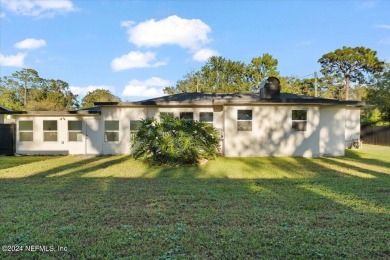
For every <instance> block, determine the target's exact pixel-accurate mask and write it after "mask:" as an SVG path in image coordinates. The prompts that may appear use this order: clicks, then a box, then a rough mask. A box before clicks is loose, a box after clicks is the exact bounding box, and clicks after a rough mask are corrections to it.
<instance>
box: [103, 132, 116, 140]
mask: <svg viewBox="0 0 390 260" xmlns="http://www.w3.org/2000/svg"><path fill="white" fill-rule="evenodd" d="M104 141H105V142H118V141H119V133H118V132H105V133H104Z"/></svg>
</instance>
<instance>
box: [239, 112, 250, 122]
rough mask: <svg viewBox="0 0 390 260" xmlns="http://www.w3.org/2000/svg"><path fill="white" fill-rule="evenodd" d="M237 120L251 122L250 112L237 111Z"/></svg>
mask: <svg viewBox="0 0 390 260" xmlns="http://www.w3.org/2000/svg"><path fill="white" fill-rule="evenodd" d="M237 120H252V110H237Z"/></svg>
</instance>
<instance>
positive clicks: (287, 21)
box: [0, 0, 390, 101]
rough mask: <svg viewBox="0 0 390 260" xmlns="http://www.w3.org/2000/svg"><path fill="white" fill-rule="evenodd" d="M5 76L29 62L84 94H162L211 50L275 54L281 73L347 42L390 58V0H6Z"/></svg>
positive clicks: (302, 72) (2, 26)
mask: <svg viewBox="0 0 390 260" xmlns="http://www.w3.org/2000/svg"><path fill="white" fill-rule="evenodd" d="M0 2H1V12H0V38H1V40H0V65H1V66H0V70H1V71H0V76H5V75H10V74H12V73H13V72H15V71H17V70H20V69H22V68H33V69H35V70H37V71H38V72H39V74H40V76H41V77H44V78H52V79H62V80H64V81H66V82H68V83H69V85H70V86H71V89H72V91H73V92H74V93H77V94H79V95H80V97H82V96H83V95H85V93H86V92H87V91H89V90H93V89H95V88H106V89H110V90H111V91H112V92H113V93H114V94H115V95H117V96H120V97H121V98H122V99H123V100H129V101H132V100H140V99H146V98H150V97H156V96H160V95H162V89H163V88H164V87H165V86H168V85H175V83H176V81H177V80H180V79H182V78H183V76H184V75H185V74H186V73H188V72H190V71H192V70H198V69H199V68H200V67H201V66H202V65H204V63H205V61H206V60H207V58H208V57H209V56H210V55H221V56H223V57H225V58H228V59H232V60H239V61H243V62H246V63H248V62H250V60H251V59H252V58H253V57H257V56H261V55H262V54H263V53H269V54H271V55H272V56H273V57H275V58H277V59H278V61H279V65H278V70H279V71H280V73H281V75H283V76H298V77H304V76H306V75H309V74H312V73H314V71H319V69H320V66H319V64H318V63H317V60H318V59H319V58H320V57H321V56H322V55H323V54H325V53H327V52H330V51H334V50H335V49H337V48H341V47H342V46H350V47H355V46H365V47H368V48H371V49H373V50H376V51H377V52H378V57H379V58H380V59H381V60H386V61H387V62H390V1H385V0H383V1H287V0H285V1H234V0H230V1H222V0H219V1H217V0H215V1H213V0H211V1H157V0H155V1H124V0H111V1H109V0H107V1H103V0H102V1H99V0H95V1H92V0H82V1H77V0H73V1H71V0H58V1H56V0H25V1H22V0H21V1H18V0H0Z"/></svg>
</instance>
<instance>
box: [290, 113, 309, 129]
mask: <svg viewBox="0 0 390 260" xmlns="http://www.w3.org/2000/svg"><path fill="white" fill-rule="evenodd" d="M296 110H298V111H306V120H301V119H293V116H292V113H293V111H296ZM307 114H308V109H305V108H295V109H292V110H291V130H292V131H294V132H306V131H307ZM294 122H297V123H303V122H304V123H305V130H298V129H295V128H293V123H294Z"/></svg>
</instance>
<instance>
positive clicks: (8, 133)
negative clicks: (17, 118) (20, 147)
mask: <svg viewBox="0 0 390 260" xmlns="http://www.w3.org/2000/svg"><path fill="white" fill-rule="evenodd" d="M14 153H15V125H14V124H0V155H13V154H14Z"/></svg>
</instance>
